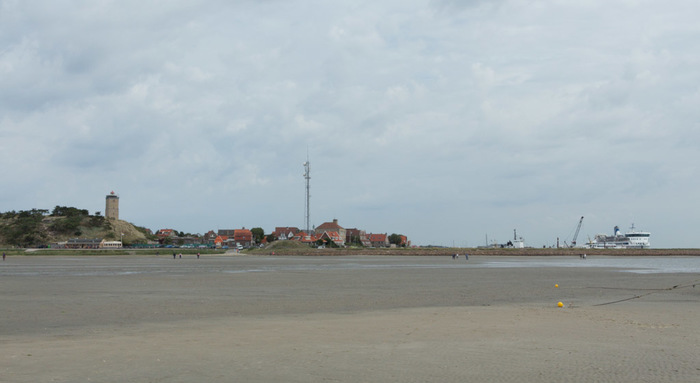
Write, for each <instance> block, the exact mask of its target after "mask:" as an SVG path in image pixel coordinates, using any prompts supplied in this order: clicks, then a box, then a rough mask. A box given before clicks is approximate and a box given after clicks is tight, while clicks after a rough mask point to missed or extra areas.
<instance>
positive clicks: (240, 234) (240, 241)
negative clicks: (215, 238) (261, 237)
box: [233, 227, 253, 247]
mask: <svg viewBox="0 0 700 383" xmlns="http://www.w3.org/2000/svg"><path fill="white" fill-rule="evenodd" d="M233 240H234V242H236V246H238V245H241V246H243V247H251V246H252V245H253V233H252V232H251V231H250V230H248V229H246V228H245V227H244V228H242V229H236V230H234V231H233Z"/></svg>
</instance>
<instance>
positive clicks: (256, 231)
mask: <svg viewBox="0 0 700 383" xmlns="http://www.w3.org/2000/svg"><path fill="white" fill-rule="evenodd" d="M250 232H251V234H253V241H255V243H260V242H262V240H263V238H265V230H263V229H262V228H261V227H254V228H252V229H250Z"/></svg>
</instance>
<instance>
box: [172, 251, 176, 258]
mask: <svg viewBox="0 0 700 383" xmlns="http://www.w3.org/2000/svg"><path fill="white" fill-rule="evenodd" d="M175 258H177V256H176V255H175V252H174V251H173V259H175Z"/></svg>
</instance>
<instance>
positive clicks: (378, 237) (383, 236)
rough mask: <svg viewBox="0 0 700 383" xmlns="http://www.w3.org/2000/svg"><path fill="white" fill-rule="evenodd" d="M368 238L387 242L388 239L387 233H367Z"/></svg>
mask: <svg viewBox="0 0 700 383" xmlns="http://www.w3.org/2000/svg"><path fill="white" fill-rule="evenodd" d="M367 238H369V240H370V242H386V241H387V235H386V234H367Z"/></svg>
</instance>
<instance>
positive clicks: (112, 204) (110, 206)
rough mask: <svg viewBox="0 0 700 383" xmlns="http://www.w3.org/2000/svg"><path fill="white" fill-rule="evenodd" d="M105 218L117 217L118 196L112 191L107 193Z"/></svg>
mask: <svg viewBox="0 0 700 383" xmlns="http://www.w3.org/2000/svg"><path fill="white" fill-rule="evenodd" d="M105 218H107V219H117V220H118V219H119V196H118V195H116V194H114V191H112V192H111V193H109V194H107V198H106V205H105Z"/></svg>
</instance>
